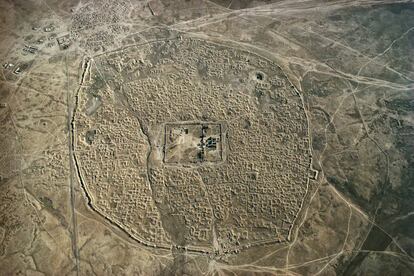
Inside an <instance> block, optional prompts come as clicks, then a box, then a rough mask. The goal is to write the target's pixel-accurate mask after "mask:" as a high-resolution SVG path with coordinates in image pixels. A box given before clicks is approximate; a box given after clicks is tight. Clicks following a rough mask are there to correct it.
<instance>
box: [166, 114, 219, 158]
mask: <svg viewBox="0 0 414 276" xmlns="http://www.w3.org/2000/svg"><path fill="white" fill-rule="evenodd" d="M222 131H223V126H222V124H221V123H216V122H214V123H211V122H183V123H167V124H165V128H164V158H163V161H164V163H167V164H182V165H185V164H203V163H216V162H221V161H223V133H222Z"/></svg>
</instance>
